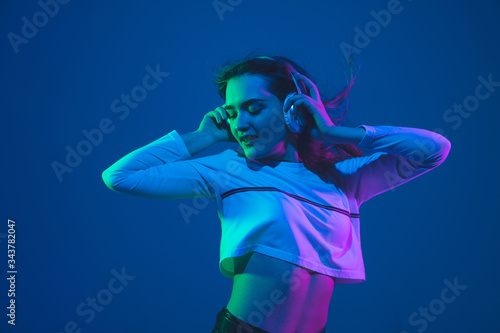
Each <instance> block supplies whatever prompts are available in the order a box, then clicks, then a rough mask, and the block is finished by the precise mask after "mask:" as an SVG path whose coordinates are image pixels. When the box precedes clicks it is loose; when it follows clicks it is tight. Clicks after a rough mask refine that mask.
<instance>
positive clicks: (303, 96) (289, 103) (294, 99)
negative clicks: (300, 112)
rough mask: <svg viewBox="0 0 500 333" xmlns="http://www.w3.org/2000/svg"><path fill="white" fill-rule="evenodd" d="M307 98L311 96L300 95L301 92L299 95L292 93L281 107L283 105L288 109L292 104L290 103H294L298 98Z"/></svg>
mask: <svg viewBox="0 0 500 333" xmlns="http://www.w3.org/2000/svg"><path fill="white" fill-rule="evenodd" d="M307 98H311V97H309V96H307V95H302V94H300V95H293V96H292V97H290V98H288V100H287V101H286V103H285V104H283V107H284V109H285V110H288V109H289V108H290V107H291V106H292V104H293V105H295V102H297V101H298V100H300V99H307Z"/></svg>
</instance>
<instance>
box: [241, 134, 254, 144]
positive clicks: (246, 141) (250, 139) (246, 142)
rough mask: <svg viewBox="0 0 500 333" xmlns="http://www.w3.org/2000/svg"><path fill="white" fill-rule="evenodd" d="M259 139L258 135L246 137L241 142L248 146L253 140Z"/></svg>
mask: <svg viewBox="0 0 500 333" xmlns="http://www.w3.org/2000/svg"><path fill="white" fill-rule="evenodd" d="M257 137H258V136H257V135H249V136H245V137H243V138H242V139H241V142H243V143H245V144H248V143H250V142H252V141H253V140H255V139H257Z"/></svg>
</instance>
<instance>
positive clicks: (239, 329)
mask: <svg viewBox="0 0 500 333" xmlns="http://www.w3.org/2000/svg"><path fill="white" fill-rule="evenodd" d="M212 333H269V332H268V331H265V330H263V329H260V328H258V327H255V326H253V325H250V324H249V323H247V322H245V321H243V320H241V319H240V318H238V317H235V316H234V315H233V314H232V313H231V312H229V310H228V309H227V308H226V307H225V306H224V307H223V308H222V309H221V310H220V311H219V313H217V320H216V322H215V326H214V329H213V330H212ZM318 333H326V326H325V327H323V329H322V330H320V331H319V332H318Z"/></svg>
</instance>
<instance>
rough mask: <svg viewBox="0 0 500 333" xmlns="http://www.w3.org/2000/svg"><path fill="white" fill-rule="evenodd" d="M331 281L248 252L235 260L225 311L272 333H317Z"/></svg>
mask: <svg viewBox="0 0 500 333" xmlns="http://www.w3.org/2000/svg"><path fill="white" fill-rule="evenodd" d="M333 288H334V278H332V277H331V276H327V275H324V274H319V273H317V272H314V271H311V270H308V269H305V268H303V267H300V266H297V265H294V264H291V263H289V262H286V261H283V260H280V259H276V258H273V257H270V256H266V255H263V254H261V253H258V252H251V253H248V254H246V255H244V256H241V257H239V258H237V259H236V258H235V274H234V280H233V290H232V293H231V298H230V299H229V303H228V304H227V309H228V310H229V312H231V313H232V314H233V315H234V316H236V317H238V318H239V319H241V320H243V321H245V322H247V323H249V324H251V325H253V326H256V327H259V328H261V329H263V330H266V331H268V332H271V333H278V332H279V333H311V332H319V331H320V330H321V329H322V328H323V327H325V325H326V321H327V317H328V306H329V304H330V298H331V296H332V292H333Z"/></svg>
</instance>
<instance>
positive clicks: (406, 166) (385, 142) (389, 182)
mask: <svg viewBox="0 0 500 333" xmlns="http://www.w3.org/2000/svg"><path fill="white" fill-rule="evenodd" d="M361 127H362V128H364V129H365V135H364V137H363V138H362V139H361V141H360V142H359V143H358V145H357V147H358V148H361V150H363V151H364V152H365V153H366V154H367V156H363V157H355V158H351V159H348V160H344V161H342V162H339V163H336V165H335V167H336V170H337V172H339V173H340V177H341V178H342V181H343V184H344V187H345V189H346V191H347V192H348V193H350V195H351V196H353V197H354V198H355V199H356V201H357V203H358V205H361V204H362V203H363V202H365V201H367V200H369V199H371V198H372V197H374V196H376V195H378V194H380V193H383V192H386V191H388V190H390V189H392V188H395V187H397V186H400V185H402V184H404V183H406V182H408V181H410V180H411V179H414V178H416V177H418V176H420V175H422V174H424V173H426V172H428V171H430V170H432V169H434V168H436V167H437V166H438V165H440V164H441V163H443V161H444V160H445V159H446V157H447V156H448V153H449V151H450V148H451V143H450V142H449V141H448V140H447V139H446V138H445V137H444V136H442V135H440V134H438V133H435V132H432V131H429V130H425V129H419V128H411V127H396V126H369V125H360V126H358V128H361Z"/></svg>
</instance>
